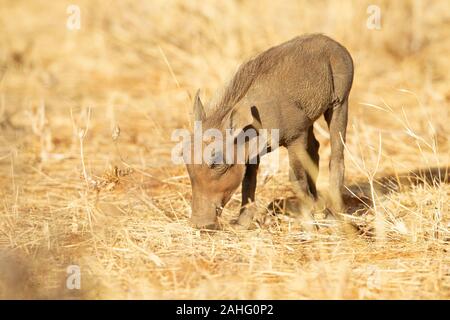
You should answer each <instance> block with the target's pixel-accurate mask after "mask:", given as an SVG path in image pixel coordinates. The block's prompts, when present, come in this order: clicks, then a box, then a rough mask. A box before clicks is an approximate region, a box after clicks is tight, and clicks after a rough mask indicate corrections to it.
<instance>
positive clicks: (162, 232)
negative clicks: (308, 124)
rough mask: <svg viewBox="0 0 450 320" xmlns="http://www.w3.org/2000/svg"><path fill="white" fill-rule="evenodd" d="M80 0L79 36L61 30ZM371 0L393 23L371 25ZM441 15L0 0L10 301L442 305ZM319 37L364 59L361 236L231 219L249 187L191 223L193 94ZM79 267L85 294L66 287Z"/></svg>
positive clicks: (0, 215) (261, 194)
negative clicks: (184, 136) (288, 45)
mask: <svg viewBox="0 0 450 320" xmlns="http://www.w3.org/2000/svg"><path fill="white" fill-rule="evenodd" d="M71 3H75V4H77V5H79V6H80V9H81V29H80V30H69V29H67V28H66V20H67V18H68V14H67V13H66V9H67V6H68V5H69V4H71ZM370 4H377V5H379V7H380V8H381V30H370V29H368V28H367V27H366V20H367V18H368V14H367V12H366V10H367V7H368V6H369V5H370ZM449 12H450V5H449V2H448V1H445V0H443V1H373V3H372V1H355V2H350V1H311V2H310V1H156V0H155V1H145V2H144V1H139V2H138V1H108V2H107V1H100V0H98V1H87V0H77V1H70V2H68V1H18V0H2V1H1V2H0V30H1V32H0V130H1V131H0V186H1V188H0V199H1V207H0V208H1V209H0V268H1V272H0V298H165V299H172V298H193V299H202V298H203V299H211V298H215V299H227V298H248V299H256V298H273V299H279V298H287V299H303V298H308V299H311V298H312V299H321V298H325V299H334V298H337V299H342V298H343V299H391V298H412V299H419V298H424V299H432V298H437V299H449V298H450V261H449V260H450V259H449V258H450V255H449V241H450V232H449V227H450V226H449V221H450V217H449V214H450V212H449V193H450V185H449V184H448V172H447V168H448V165H449V163H450V159H449V151H450V129H449V125H448V123H449V120H450V117H449V110H450V76H449V73H448V70H449V68H450V61H449V59H448V53H449V52H450V13H449ZM309 32H323V33H326V34H327V35H330V36H331V37H333V38H335V39H337V40H338V41H340V42H342V43H343V44H344V45H345V46H346V47H348V49H349V51H350V52H351V53H352V55H353V58H354V61H355V68H356V74H355V81H354V87H353V90H352V94H351V97H350V99H351V100H350V101H351V102H350V108H351V109H350V110H351V111H350V119H349V133H348V141H347V152H346V167H347V172H346V185H347V187H348V188H349V190H352V191H353V192H354V194H353V195H352V196H348V197H347V200H348V203H349V206H350V213H351V214H353V216H355V219H356V222H357V223H358V224H359V225H360V226H361V228H362V230H364V231H367V232H366V233H365V234H364V235H363V236H360V237H357V238H348V237H345V236H342V235H340V234H338V233H336V232H333V228H330V227H326V226H324V227H322V228H321V229H320V230H319V231H317V232H314V233H312V234H308V233H306V232H304V231H302V229H301V227H300V224H299V222H298V220H297V219H296V217H295V215H294V216H292V215H291V216H288V215H280V216H279V217H278V218H277V220H276V221H275V224H273V225H271V226H266V227H263V228H256V229H254V230H250V231H244V232H235V231H233V230H232V229H230V227H229V225H228V222H229V221H230V220H231V219H232V218H234V217H235V216H236V214H237V210H238V206H239V198H240V196H239V194H236V195H235V197H234V198H233V200H232V201H231V203H230V204H229V205H228V206H227V208H226V210H225V212H224V217H223V221H224V224H225V230H223V231H217V232H214V233H204V232H200V231H198V230H195V229H192V228H191V227H190V226H189V222H188V214H189V201H190V196H191V194H190V184H189V179H188V178H187V175H186V171H185V169H184V168H183V167H182V166H175V165H173V164H172V163H171V160H170V153H171V149H172V147H173V146H174V142H172V141H171V139H170V137H171V132H172V130H173V129H175V128H182V127H188V126H189V119H190V115H189V112H190V110H191V105H192V102H191V95H192V94H193V93H194V92H195V90H196V89H197V88H202V90H203V91H202V96H203V97H204V100H208V98H210V97H212V95H213V94H214V92H215V90H216V89H218V88H220V87H221V85H222V84H223V83H224V82H225V81H226V80H227V79H229V77H230V76H231V75H232V74H233V71H235V70H236V68H237V66H238V65H239V63H240V62H242V61H244V60H245V59H248V58H249V57H251V56H252V55H254V54H255V53H257V52H258V51H260V50H263V49H265V48H268V47H270V46H272V45H275V44H278V43H280V42H282V41H285V40H288V39H290V38H292V37H294V36H296V35H299V34H303V33H309ZM118 127H120V129H121V130H120V135H118V134H117V131H116V128H118ZM325 128H326V126H324V123H323V121H322V120H321V121H320V122H319V124H318V126H317V128H316V129H317V135H318V137H319V140H320V142H321V145H322V147H321V157H322V158H321V174H320V177H319V185H318V187H319V190H320V191H321V192H322V193H325V191H326V187H327V177H328V172H327V161H328V154H329V142H328V137H327V131H326V130H325ZM281 163H282V166H281V167H280V171H279V172H277V173H276V174H275V175H272V176H269V177H267V179H265V181H262V180H263V179H260V180H261V184H260V185H259V187H258V190H257V197H258V205H260V206H261V207H264V206H266V205H267V204H268V203H269V202H271V201H272V200H273V199H275V198H278V197H287V196H291V195H292V191H291V189H290V187H289V183H288V179H287V160H286V154H285V153H281ZM115 168H116V169H115ZM438 169H439V170H438ZM263 174H264V170H263ZM374 175H375V178H374ZM371 191H373V192H371ZM349 194H350V193H349ZM350 195H351V194H350ZM357 197H359V198H360V199H361V200H362V201H364V203H365V204H367V206H366V205H364V204H362V203H361V202H360V201H359V200H358V198H357ZM69 265H78V266H80V268H81V276H82V278H81V290H68V289H66V277H67V274H66V268H67V267H68V266H69Z"/></svg>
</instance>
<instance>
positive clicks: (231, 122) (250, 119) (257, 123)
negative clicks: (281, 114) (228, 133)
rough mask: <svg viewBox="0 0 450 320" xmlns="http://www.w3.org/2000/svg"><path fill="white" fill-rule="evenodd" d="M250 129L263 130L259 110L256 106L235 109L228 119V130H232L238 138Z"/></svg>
mask: <svg viewBox="0 0 450 320" xmlns="http://www.w3.org/2000/svg"><path fill="white" fill-rule="evenodd" d="M248 128H253V129H255V130H256V131H258V130H259V129H261V119H260V117H259V112H258V109H257V108H256V107H255V106H251V107H250V106H240V107H236V108H233V109H232V110H231V112H230V113H229V115H228V118H227V119H226V129H232V130H233V133H234V136H237V135H239V134H240V133H241V132H243V131H245V130H246V129H248Z"/></svg>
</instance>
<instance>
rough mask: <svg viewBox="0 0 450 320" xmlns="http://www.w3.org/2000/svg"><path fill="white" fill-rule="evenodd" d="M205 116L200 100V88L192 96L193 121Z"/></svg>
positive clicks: (201, 119)
mask: <svg viewBox="0 0 450 320" xmlns="http://www.w3.org/2000/svg"><path fill="white" fill-rule="evenodd" d="M205 118H206V113H205V108H204V107H203V103H202V101H201V100H200V90H197V93H196V94H195V98H194V121H203V120H204V119H205Z"/></svg>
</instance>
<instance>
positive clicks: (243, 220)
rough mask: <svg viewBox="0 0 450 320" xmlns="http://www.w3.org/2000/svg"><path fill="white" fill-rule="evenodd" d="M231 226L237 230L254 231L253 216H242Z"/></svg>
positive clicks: (232, 222)
mask: <svg viewBox="0 0 450 320" xmlns="http://www.w3.org/2000/svg"><path fill="white" fill-rule="evenodd" d="M231 226H232V228H233V229H235V230H249V229H254V228H252V227H253V226H254V223H253V216H252V215H248V214H245V213H244V214H241V215H240V216H239V218H238V219H236V220H233V221H231Z"/></svg>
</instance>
